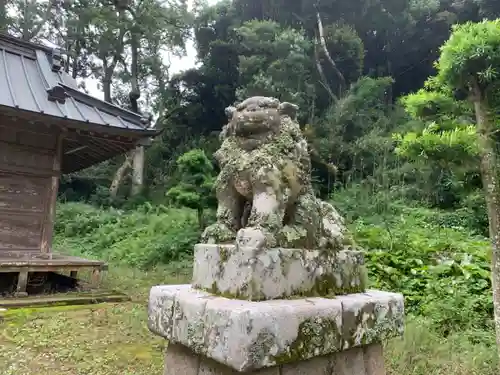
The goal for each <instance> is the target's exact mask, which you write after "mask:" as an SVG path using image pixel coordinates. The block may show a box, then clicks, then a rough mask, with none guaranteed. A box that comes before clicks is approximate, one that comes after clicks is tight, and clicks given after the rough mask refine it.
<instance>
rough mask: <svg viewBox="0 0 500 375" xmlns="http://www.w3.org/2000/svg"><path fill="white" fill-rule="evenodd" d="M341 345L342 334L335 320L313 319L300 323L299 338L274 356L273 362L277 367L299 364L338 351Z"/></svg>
mask: <svg viewBox="0 0 500 375" xmlns="http://www.w3.org/2000/svg"><path fill="white" fill-rule="evenodd" d="M341 345H342V332H340V331H339V326H338V324H337V322H336V321H335V320H334V319H329V318H325V317H317V318H311V319H307V320H305V321H303V322H302V323H300V325H299V330H298V333H297V338H296V339H295V340H294V341H293V342H292V343H290V345H288V346H287V347H286V348H285V349H284V350H282V351H281V352H280V353H278V354H276V355H275V356H273V361H274V362H275V364H277V365H281V364H285V363H290V362H299V361H301V360H305V359H309V358H313V357H317V356H318V355H319V354H322V353H325V352H326V353H328V352H335V351H338V350H339V349H340V348H341Z"/></svg>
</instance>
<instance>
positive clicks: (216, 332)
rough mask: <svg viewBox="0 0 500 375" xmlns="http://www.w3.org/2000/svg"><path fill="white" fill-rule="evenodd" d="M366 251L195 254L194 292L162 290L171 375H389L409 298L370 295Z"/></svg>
mask: <svg viewBox="0 0 500 375" xmlns="http://www.w3.org/2000/svg"><path fill="white" fill-rule="evenodd" d="M365 275H366V271H365V269H364V266H363V257H362V254H361V253H359V252H355V251H352V250H343V251H338V252H332V253H326V252H319V251H307V250H297V249H269V250H267V251H260V252H252V251H251V250H248V249H246V250H243V249H236V248H235V247H234V246H217V245H198V246H196V249H195V266H194V271H193V285H171V286H156V287H153V288H152V289H151V293H150V299H149V328H150V330H151V331H152V332H154V333H155V334H157V335H160V336H162V337H165V338H166V339H167V340H168V341H169V346H168V349H167V353H166V359H165V366H166V367H165V368H166V370H165V374H166V375H174V374H175V375H180V374H185V375H209V374H210V375H223V374H224V375H226V374H237V373H251V374H262V375H271V374H272V375H299V374H304V375H305V374H318V375H323V374H324V375H334V374H335V375H384V374H385V370H384V363H383V353H382V346H381V342H382V341H383V340H385V339H387V338H391V337H395V336H399V335H401V334H402V333H403V329H404V303H403V296H402V295H400V294H395V293H387V292H382V291H376V290H365V286H364V283H365V280H366V276H365Z"/></svg>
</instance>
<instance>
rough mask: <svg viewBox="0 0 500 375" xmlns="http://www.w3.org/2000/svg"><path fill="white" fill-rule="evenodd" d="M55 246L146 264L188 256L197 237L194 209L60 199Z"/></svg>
mask: <svg viewBox="0 0 500 375" xmlns="http://www.w3.org/2000/svg"><path fill="white" fill-rule="evenodd" d="M55 234H56V238H55V240H56V246H58V247H59V248H61V249H64V250H67V251H71V252H73V253H78V254H82V255H88V256H92V257H99V258H101V259H105V260H108V261H114V262H118V263H123V264H128V265H130V266H135V267H140V268H146V267H151V266H153V265H156V264H159V263H166V264H168V263H170V262H173V261H181V260H183V259H185V258H186V257H189V256H191V255H192V252H193V247H194V245H195V244H196V242H197V241H198V239H199V235H200V233H199V229H198V225H197V219H196V213H195V212H193V211H191V210H187V209H183V210H180V209H172V208H166V207H164V206H155V207H153V206H151V205H149V204H145V205H143V206H141V207H139V208H137V209H135V210H131V211H123V210H117V209H113V208H110V209H98V208H94V207H92V206H89V205H85V204H80V203H68V204H61V205H59V207H58V211H57V222H56V226H55Z"/></svg>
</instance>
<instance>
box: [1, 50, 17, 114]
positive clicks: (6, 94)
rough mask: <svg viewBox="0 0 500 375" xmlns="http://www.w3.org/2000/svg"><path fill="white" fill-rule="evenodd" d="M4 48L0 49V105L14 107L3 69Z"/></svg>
mask: <svg viewBox="0 0 500 375" xmlns="http://www.w3.org/2000/svg"><path fill="white" fill-rule="evenodd" d="M4 52H5V51H4V50H3V49H0V105H6V106H9V107H14V106H15V104H14V101H13V100H12V95H11V93H10V87H9V86H10V83H9V82H8V79H9V78H10V77H8V76H7V72H6V70H5V62H4Z"/></svg>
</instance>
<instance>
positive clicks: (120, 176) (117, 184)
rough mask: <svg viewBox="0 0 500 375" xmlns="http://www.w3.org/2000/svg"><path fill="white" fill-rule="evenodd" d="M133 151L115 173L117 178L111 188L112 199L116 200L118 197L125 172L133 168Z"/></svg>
mask: <svg viewBox="0 0 500 375" xmlns="http://www.w3.org/2000/svg"><path fill="white" fill-rule="evenodd" d="M132 157H133V155H132V151H131V152H130V153H128V154H127V156H126V157H125V161H124V162H123V164H122V165H121V166H120V168H118V170H117V171H116V173H115V177H114V178H113V181H112V182H111V186H110V187H109V195H110V196H111V198H113V199H114V198H116V197H117V195H118V189H119V188H120V184H121V182H122V180H123V178H124V177H125V172H126V171H127V169H128V168H129V167H130V166H131V163H132Z"/></svg>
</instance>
